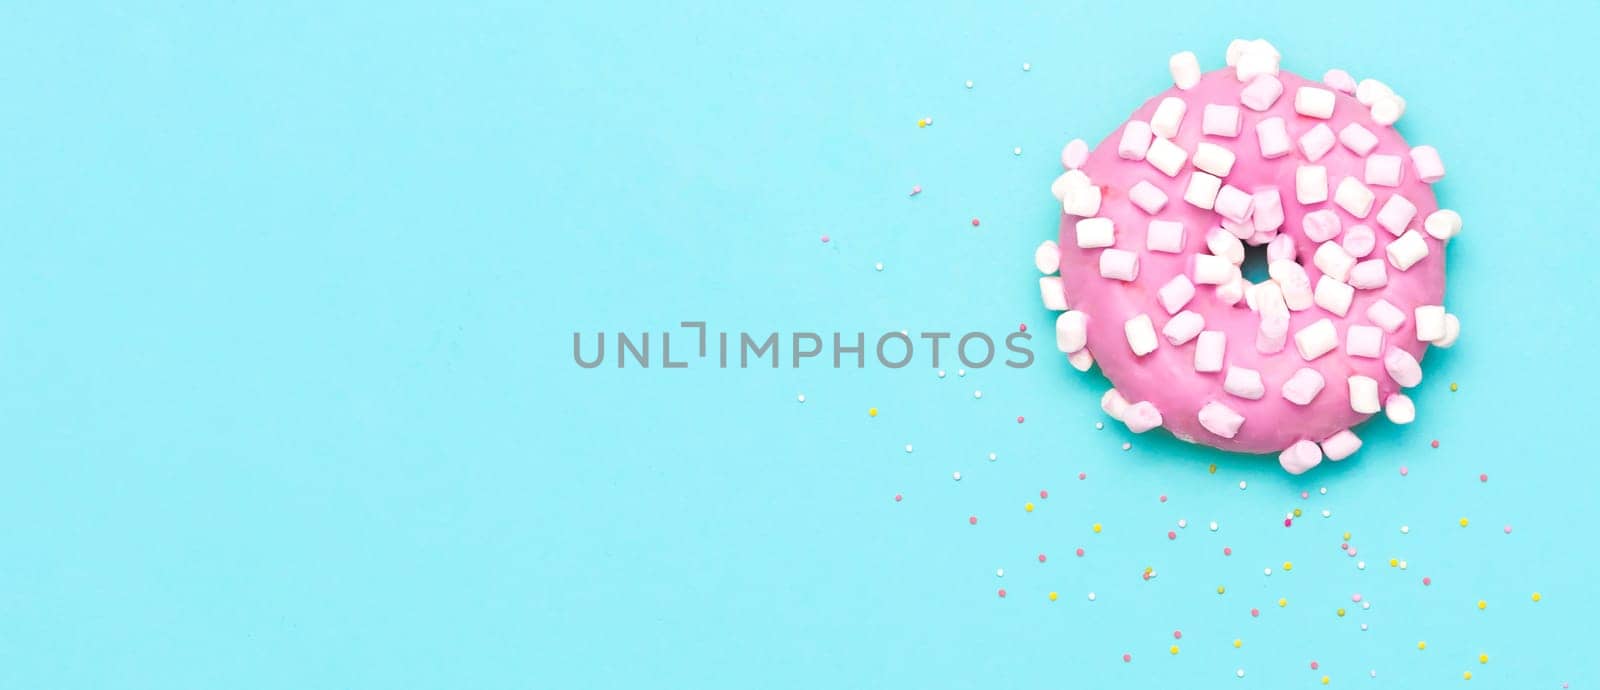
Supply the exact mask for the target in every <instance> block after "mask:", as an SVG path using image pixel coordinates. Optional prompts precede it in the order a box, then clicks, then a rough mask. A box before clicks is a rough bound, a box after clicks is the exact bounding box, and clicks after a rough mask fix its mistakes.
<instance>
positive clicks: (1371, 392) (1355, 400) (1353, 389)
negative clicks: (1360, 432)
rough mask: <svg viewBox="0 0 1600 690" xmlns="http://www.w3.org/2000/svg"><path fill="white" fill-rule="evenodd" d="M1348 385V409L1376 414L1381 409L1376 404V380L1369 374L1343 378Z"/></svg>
mask: <svg viewBox="0 0 1600 690" xmlns="http://www.w3.org/2000/svg"><path fill="white" fill-rule="evenodd" d="M1345 382H1346V383H1347V384H1348V385H1349V387H1350V409H1352V410H1355V411H1356V412H1360V413H1361V414H1377V413H1378V411H1379V410H1381V409H1383V406H1382V405H1379V404H1378V382H1377V380H1375V379H1373V378H1372V377H1371V376H1351V377H1349V378H1347V379H1345Z"/></svg>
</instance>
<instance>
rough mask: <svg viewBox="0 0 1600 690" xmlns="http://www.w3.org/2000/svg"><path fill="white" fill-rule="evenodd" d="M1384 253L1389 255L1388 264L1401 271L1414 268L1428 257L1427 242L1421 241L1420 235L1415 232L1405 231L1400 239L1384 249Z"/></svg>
mask: <svg viewBox="0 0 1600 690" xmlns="http://www.w3.org/2000/svg"><path fill="white" fill-rule="evenodd" d="M1384 253H1386V254H1388V255H1389V263H1390V264H1393V265H1394V267H1395V268H1398V269H1400V270H1402V271H1404V270H1406V269H1409V268H1411V267H1412V266H1415V265H1416V263H1417V262H1418V261H1421V260H1423V259H1424V258H1427V256H1428V241H1427V240H1425V239H1422V233H1420V232H1417V231H1416V230H1407V231H1406V234H1404V235H1401V236H1400V239H1398V240H1395V241H1393V242H1390V243H1389V246H1387V247H1384Z"/></svg>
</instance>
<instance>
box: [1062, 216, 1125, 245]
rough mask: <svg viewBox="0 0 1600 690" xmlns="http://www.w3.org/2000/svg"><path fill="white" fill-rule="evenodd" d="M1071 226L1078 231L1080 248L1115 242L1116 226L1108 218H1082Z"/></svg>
mask: <svg viewBox="0 0 1600 690" xmlns="http://www.w3.org/2000/svg"><path fill="white" fill-rule="evenodd" d="M1073 227H1074V228H1076V229H1077V231H1078V247H1079V248H1080V249H1094V248H1096V247H1109V246H1111V245H1113V244H1116V242H1117V235H1116V228H1115V226H1113V225H1112V224H1111V219H1110V218H1084V219H1083V220H1080V221H1078V222H1077V224H1076V225H1074V226H1073Z"/></svg>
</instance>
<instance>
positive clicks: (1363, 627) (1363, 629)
mask: <svg viewBox="0 0 1600 690" xmlns="http://www.w3.org/2000/svg"><path fill="white" fill-rule="evenodd" d="M1366 631H1367V624H1366V623H1362V624H1361V632H1366ZM1372 677H1373V678H1377V677H1378V672H1377V671H1373V672H1372Z"/></svg>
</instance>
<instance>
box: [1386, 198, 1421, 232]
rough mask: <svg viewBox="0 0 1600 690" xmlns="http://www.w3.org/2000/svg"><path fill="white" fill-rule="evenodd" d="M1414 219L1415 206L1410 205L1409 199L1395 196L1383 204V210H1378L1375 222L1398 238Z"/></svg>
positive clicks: (1415, 213)
mask: <svg viewBox="0 0 1600 690" xmlns="http://www.w3.org/2000/svg"><path fill="white" fill-rule="evenodd" d="M1416 217H1417V205H1416V204H1413V203H1411V200H1410V199H1407V198H1405V197H1403V196H1400V195H1399V194H1395V195H1393V196H1391V197H1389V200H1388V201H1386V202H1384V203H1383V208H1381V209H1378V219H1377V220H1378V225H1381V226H1383V229H1385V230H1388V231H1389V232H1390V233H1391V234H1393V235H1394V236H1395V237H1399V236H1400V235H1401V234H1403V233H1404V232H1405V231H1406V225H1408V224H1410V223H1411V219H1413V218H1416Z"/></svg>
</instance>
